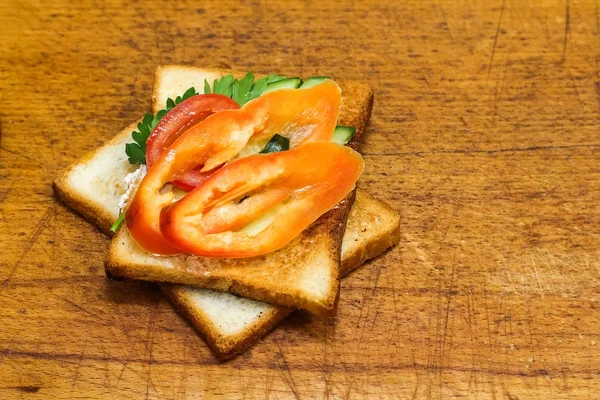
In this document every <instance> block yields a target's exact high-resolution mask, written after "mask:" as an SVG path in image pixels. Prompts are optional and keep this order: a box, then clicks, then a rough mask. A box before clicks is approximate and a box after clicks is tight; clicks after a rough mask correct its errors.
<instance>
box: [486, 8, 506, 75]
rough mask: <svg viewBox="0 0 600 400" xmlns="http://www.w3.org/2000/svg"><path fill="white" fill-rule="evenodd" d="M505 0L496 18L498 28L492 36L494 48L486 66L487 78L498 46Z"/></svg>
mask: <svg viewBox="0 0 600 400" xmlns="http://www.w3.org/2000/svg"><path fill="white" fill-rule="evenodd" d="M505 3H506V0H503V1H502V8H501V9H500V18H498V26H497V27H496V35H495V36H494V46H493V47H492V55H491V56H490V65H489V66H488V78H489V77H490V72H491V71H492V64H493V63H494V55H495V54H496V45H497V44H498V36H499V35H500V25H501V24H502V16H503V15H504V6H505Z"/></svg>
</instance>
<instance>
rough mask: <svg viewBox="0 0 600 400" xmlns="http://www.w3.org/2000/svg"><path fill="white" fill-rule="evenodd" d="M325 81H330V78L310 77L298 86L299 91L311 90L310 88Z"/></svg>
mask: <svg viewBox="0 0 600 400" xmlns="http://www.w3.org/2000/svg"><path fill="white" fill-rule="evenodd" d="M325 79H331V77H330V76H311V77H310V78H308V79H307V80H305V81H304V83H303V84H302V86H300V89H308V88H311V87H313V86H315V85H318V84H319V83H321V82H323V81H324V80H325Z"/></svg>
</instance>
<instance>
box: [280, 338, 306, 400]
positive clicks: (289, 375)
mask: <svg viewBox="0 0 600 400" xmlns="http://www.w3.org/2000/svg"><path fill="white" fill-rule="evenodd" d="M277 347H278V348H279V353H278V354H279V356H280V357H281V360H282V361H283V367H284V370H285V375H284V376H282V378H283V380H284V381H285V382H286V383H287V385H288V386H289V388H290V389H291V391H292V393H294V397H295V398H296V399H300V395H299V394H298V392H297V391H296V384H295V383H294V378H293V377H292V373H291V371H290V367H289V365H288V363H287V360H286V358H285V355H284V354H283V349H282V348H281V343H280V342H279V341H277ZM275 365H276V366H277V370H278V371H280V372H281V369H280V368H279V363H276V364H275Z"/></svg>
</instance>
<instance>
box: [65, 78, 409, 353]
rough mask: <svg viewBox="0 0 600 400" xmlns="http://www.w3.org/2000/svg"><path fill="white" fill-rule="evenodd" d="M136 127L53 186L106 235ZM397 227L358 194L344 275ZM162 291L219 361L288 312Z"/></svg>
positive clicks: (229, 298)
mask: <svg viewBox="0 0 600 400" xmlns="http://www.w3.org/2000/svg"><path fill="white" fill-rule="evenodd" d="M184 69H187V68H185V67H184ZM192 73H195V69H194V70H192ZM219 74H220V73H219ZM184 75H185V74H184ZM161 77H162V78H165V76H164V74H158V76H157V78H158V79H159V80H160V79H161ZM166 77H167V78H169V79H172V81H170V82H169V81H165V80H163V81H161V82H162V83H159V84H157V85H155V103H156V98H157V97H156V94H157V93H158V92H157V89H160V88H161V87H163V86H164V85H175V84H176V83H173V80H176V77H177V74H173V75H167V76H166ZM182 81H184V79H182ZM183 85H185V83H184V84H183ZM181 87H182V88H183V90H185V89H187V87H184V86H181ZM163 93H166V94H165V95H166V96H171V95H173V94H169V93H167V92H166V91H163ZM176 93H177V92H175V94H176ZM163 104H164V101H163ZM136 124H137V122H136V123H134V124H131V125H130V126H128V127H126V128H125V129H124V130H123V131H122V132H121V133H119V134H118V135H116V136H115V137H114V138H113V139H111V140H109V141H108V142H107V143H106V144H105V145H104V146H102V147H101V148H99V149H97V150H95V151H93V152H92V153H90V154H88V155H87V156H85V157H84V158H83V159H81V160H80V161H78V162H76V163H75V164H74V165H72V166H70V167H69V168H67V169H66V170H65V171H64V172H63V173H62V174H61V175H60V176H59V177H58V178H57V179H56V181H55V182H54V190H55V191H56V193H57V195H58V196H59V197H60V198H62V199H63V200H64V201H65V202H66V203H67V204H69V205H70V206H71V207H73V208H74V209H75V210H76V211H78V212H79V213H80V214H81V215H82V216H83V217H84V218H86V219H88V220H89V221H90V222H92V223H93V224H95V225H96V226H97V227H98V228H100V229H101V230H102V231H103V232H105V233H106V234H108V235H110V234H111V232H110V226H111V224H112V223H113V221H114V220H115V219H116V218H117V216H118V206H117V204H118V202H119V199H120V197H121V196H122V195H123V193H124V192H125V189H126V188H125V185H124V182H123V178H124V177H125V175H126V174H128V173H129V172H131V171H132V170H133V169H134V167H133V166H131V165H130V164H129V163H128V162H127V160H126V156H125V155H124V151H123V149H124V144H125V143H127V142H130V141H131V131H132V130H133V129H134V128H135V125H136ZM399 221H400V219H399V216H398V214H397V213H396V212H395V211H394V210H392V209H391V208H390V207H389V206H387V205H386V204H385V203H382V202H381V201H378V200H376V199H374V198H373V197H372V196H370V195H368V194H367V193H365V192H364V191H361V190H358V191H357V195H356V202H355V203H354V205H353V207H352V209H351V211H350V215H349V218H348V223H347V228H346V232H345V235H344V238H343V242H342V263H341V273H342V275H344V274H346V273H348V272H349V271H350V270H351V269H353V268H355V267H356V266H358V265H360V264H361V263H362V262H364V261H365V260H367V259H369V258H372V257H375V256H377V255H378V254H380V253H381V252H383V251H385V250H386V249H387V248H388V247H390V246H393V245H394V244H396V243H397V242H398V240H399ZM161 288H162V289H163V291H165V293H167V294H168V295H169V297H170V298H171V300H172V301H173V303H174V305H175V307H176V308H177V309H179V310H180V312H182V313H183V314H185V315H187V316H188V317H189V318H190V321H191V323H192V325H193V326H194V327H195V328H196V330H197V331H199V332H200V333H201V334H202V336H204V338H205V339H206V341H207V342H208V344H209V345H210V346H211V348H212V349H213V350H214V352H215V354H216V355H217V356H219V357H220V358H229V357H232V356H234V355H235V354H238V353H240V352H242V351H243V350H245V349H246V348H247V347H248V346H250V345H252V344H253V343H254V342H256V341H257V340H258V339H260V337H262V335H264V334H265V333H266V332H268V331H270V330H271V329H273V327H274V326H275V325H276V324H277V323H278V322H279V321H281V320H282V319H283V318H285V316H286V315H288V314H289V312H291V310H290V309H288V308H284V307H277V306H272V305H270V304H267V303H263V302H259V301H254V300H250V299H245V298H241V297H237V296H234V295H231V294H229V293H226V292H219V291H214V290H209V289H198V288H190V287H186V286H182V285H161Z"/></svg>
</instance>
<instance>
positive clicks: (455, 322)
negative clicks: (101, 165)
mask: <svg viewBox="0 0 600 400" xmlns="http://www.w3.org/2000/svg"><path fill="white" fill-rule="evenodd" d="M1 9H2V12H0V24H1V26H2V29H1V30H0V39H1V41H2V46H0V55H1V57H0V99H1V104H2V108H1V109H0V124H1V125H0V132H1V137H0V177H1V179H0V213H1V218H0V245H1V251H2V257H1V259H0V398H3V399H13V398H52V399H66V398H124V399H127V398H131V399H139V398H147V399H183V398H203V397H224V398H248V399H254V398H271V399H282V398H303V399H306V398H349V399H355V398H367V397H369V398H390V399H391V398H394V399H396V398H401V399H409V398H410V399H414V398H435V399H441V398H469V399H471V398H472V399H488V398H490V399H521V400H523V399H541V398H546V399H550V398H552V399H575V398H577V399H580V398H590V399H591V398H598V396H600V395H599V393H600V318H599V312H598V307H600V304H599V303H598V301H599V300H600V250H599V249H600V163H599V160H600V128H599V126H600V72H599V62H600V54H599V52H600V36H599V35H600V25H599V23H598V21H599V18H600V11H599V5H598V3H597V2H592V1H581V0H566V1H565V0H563V1H549V0H544V1H534V0H519V1H516V0H504V1H480V2H471V1H465V0H458V1H439V2H429V1H403V2H391V1H375V0H368V1H365V2H354V1H352V2H343V3H335V4H333V3H332V4H328V2H313V3H304V2H299V1H289V2H284V1H278V2H261V1H251V2H245V3H243V4H241V3H238V2H234V1H218V2H217V1H215V2H202V3H197V2H191V1H186V2H169V3H164V2H146V1H140V2H135V3H133V4H132V5H127V4H125V3H121V2H119V1H106V2H101V1H91V2H90V1H81V2H66V1H55V2H41V1H6V0H4V1H2V4H1ZM166 63H182V64H190V65H199V66H217V67H218V66H232V67H234V68H236V69H242V70H247V69H252V70H254V71H256V72H260V73H270V72H279V73H288V74H301V75H303V76H308V75H313V74H320V75H323V74H328V75H329V74H330V75H333V76H335V77H343V78H352V79H361V80H365V81H367V82H369V83H370V84H371V85H372V86H373V87H374V88H375V89H376V101H375V107H374V110H373V118H372V121H371V125H370V129H369V131H370V136H369V137H368V138H367V142H366V146H365V147H364V150H365V153H366V154H365V159H366V162H367V169H366V172H365V174H364V177H363V179H362V182H361V186H362V187H363V188H366V189H368V190H369V191H370V192H371V193H374V194H376V195H377V196H379V197H380V198H382V199H386V200H388V201H389V202H390V203H392V204H393V205H394V206H395V207H397V208H398V209H400V211H401V213H402V217H403V226H402V231H403V235H402V242H401V244H400V246H399V247H397V248H395V249H393V250H392V251H389V252H388V253H387V254H385V255H384V256H383V257H380V258H378V259H377V260H375V261H373V262H371V263H369V264H368V265H367V266H365V267H364V268H362V269H360V270H358V271H356V272H355V273H354V274H352V275H351V276H350V277H349V278H348V279H346V280H345V281H344V282H343V284H342V294H341V300H340V307H339V312H338V315H337V317H335V318H334V319H331V320H321V319H318V318H314V317H311V316H308V315H306V314H301V313H296V314H295V315H294V316H293V317H292V318H290V319H289V320H287V321H285V322H284V323H283V324H282V325H281V326H280V327H279V328H278V329H276V330H275V331H274V332H273V333H271V334H270V335H268V336H267V337H266V338H265V339H264V340H263V341H262V342H260V343H259V344H257V345H256V346H254V347H253V348H252V349H251V350H250V351H248V352H247V353H245V354H243V355H242V356H240V357H238V358H236V359H234V360H232V361H230V362H227V363H224V364H223V363H218V362H217V361H215V359H214V357H213V356H212V355H211V354H210V352H209V350H208V349H207V348H206V346H205V345H204V343H203V342H202V340H201V339H200V338H198V337H197V335H196V334H195V333H194V332H193V330H192V329H191V328H190V327H189V326H188V325H187V324H186V323H185V321H183V320H181V319H180V318H179V317H178V316H177V315H176V314H175V313H174V312H173V310H172V308H171V306H170V305H169V303H168V302H167V301H166V300H165V299H164V298H163V297H162V296H161V295H160V293H159V292H158V290H157V289H156V288H154V287H153V286H151V285H146V284H139V283H115V282H110V281H107V280H106V279H105V278H104V276H103V268H102V263H103V259H104V256H105V253H106V250H107V245H108V241H107V239H106V238H105V237H104V236H103V235H102V234H101V233H100V232H98V231H97V230H95V229H94V228H93V227H91V226H90V225H88V224H87V223H86V222H85V221H83V220H82V219H81V218H80V217H78V216H77V215H75V214H74V213H73V212H71V210H69V209H68V208H66V207H65V206H63V205H61V204H60V203H57V202H56V200H55V199H54V197H53V195H52V190H51V186H50V184H51V181H52V179H53V178H54V177H55V176H56V175H57V173H58V172H59V171H60V170H61V169H62V168H63V167H65V166H66V165H67V164H69V163H70V162H72V161H73V160H75V159H77V158H78V157H79V156H80V155H81V154H82V153H83V152H85V151H88V150H90V149H92V148H94V147H95V146H97V145H99V144H100V143H102V142H103V141H104V140H106V139H107V138H108V137H110V136H111V135H112V134H114V133H115V132H118V131H119V130H120V129H121V128H122V127H123V126H125V125H126V124H127V123H129V122H130V121H131V120H132V119H133V118H136V117H138V116H139V115H141V114H143V113H144V112H146V111H147V110H149V109H150V95H151V84H152V72H153V70H154V68H155V67H156V66H157V65H159V64H166Z"/></svg>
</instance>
